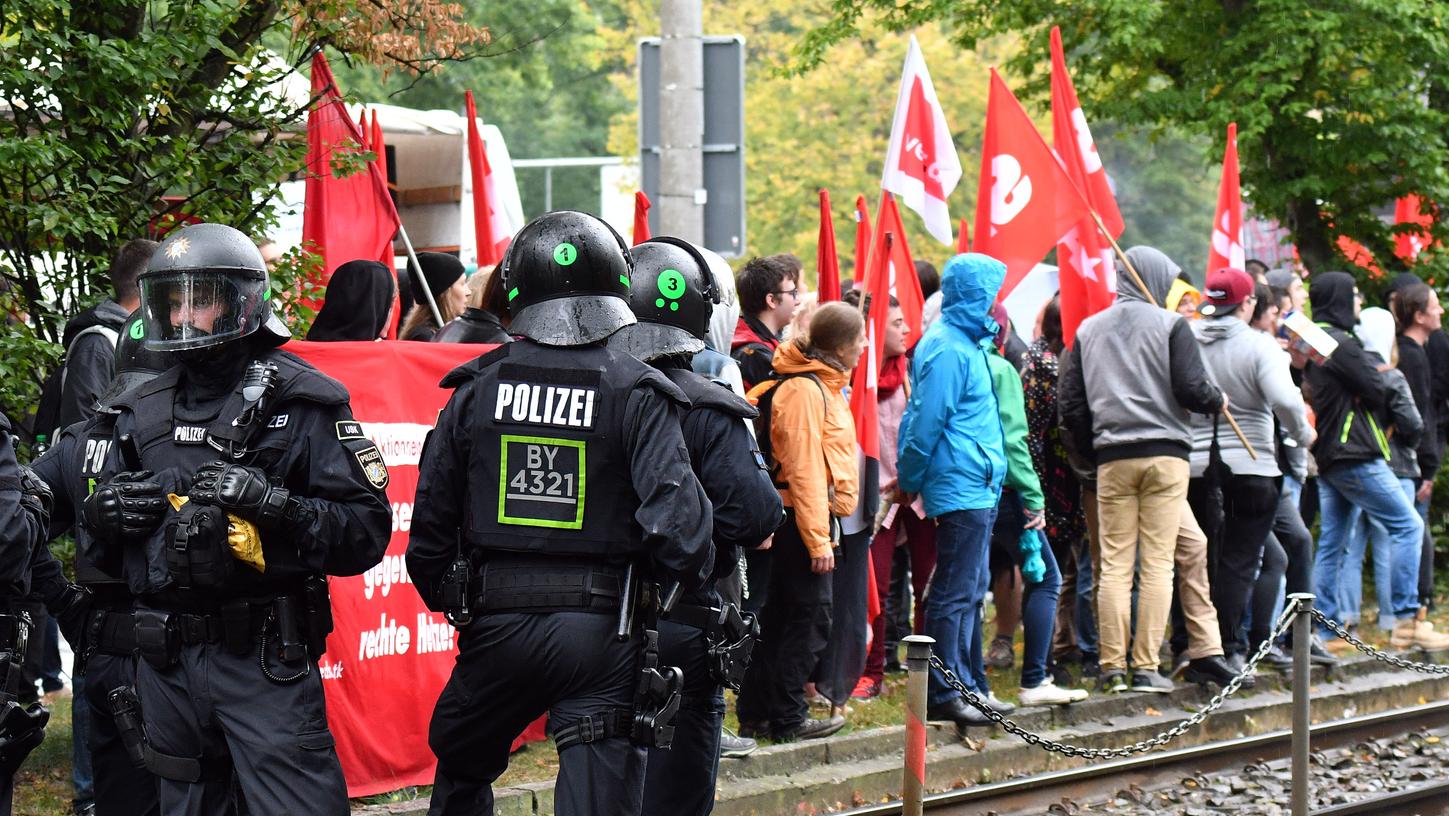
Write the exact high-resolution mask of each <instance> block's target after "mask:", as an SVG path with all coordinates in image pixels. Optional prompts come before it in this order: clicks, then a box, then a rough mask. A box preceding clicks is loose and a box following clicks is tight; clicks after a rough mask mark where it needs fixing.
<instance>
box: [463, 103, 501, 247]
mask: <svg viewBox="0 0 1449 816" xmlns="http://www.w3.org/2000/svg"><path fill="white" fill-rule="evenodd" d="M463 101H464V104H465V106H466V107H467V110H468V170H469V172H470V173H471V174H472V176H471V177H472V181H473V231H474V234H475V235H476V236H477V238H476V240H477V243H478V265H479V266H494V265H496V264H498V263H499V262H500V261H502V260H503V251H504V250H506V249H508V243H509V242H510V241H512V240H513V232H512V230H510V229H508V227H507V224H506V223H505V220H504V218H503V213H502V212H501V209H500V208H501V207H502V206H503V205H502V204H501V203H500V202H499V201H498V195H497V192H496V191H495V190H494V189H493V168H491V167H489V166H488V151H487V150H486V149H484V146H483V134H482V132H481V131H479V130H478V106H477V104H476V103H474V101H473V92H472V91H465V92H464V93H463Z"/></svg>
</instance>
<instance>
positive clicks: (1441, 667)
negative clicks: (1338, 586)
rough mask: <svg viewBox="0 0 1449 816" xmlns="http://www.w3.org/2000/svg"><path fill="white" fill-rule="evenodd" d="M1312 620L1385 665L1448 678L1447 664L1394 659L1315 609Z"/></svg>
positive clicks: (1400, 658) (1448, 668)
mask: <svg viewBox="0 0 1449 816" xmlns="http://www.w3.org/2000/svg"><path fill="white" fill-rule="evenodd" d="M1313 619H1314V620H1316V621H1318V622H1319V623H1321V624H1323V626H1324V628H1326V629H1328V631H1330V632H1332V633H1334V634H1335V635H1338V636H1339V637H1340V638H1342V639H1344V640H1346V641H1348V642H1349V643H1350V644H1351V645H1352V646H1353V647H1354V648H1355V649H1358V650H1359V651H1360V652H1363V653H1364V654H1366V655H1368V656H1369V657H1372V658H1373V659H1375V660H1378V661H1380V662H1383V663H1387V664H1389V665H1390V666H1395V667H1397V668H1400V669H1408V670H1409V671H1416V672H1419V673H1420V674H1437V675H1441V676H1449V664H1441V663H1418V662H1415V661H1413V660H1405V659H1404V658H1402V657H1395V656H1394V655H1391V654H1388V653H1387V652H1384V651H1382V650H1380V649H1377V648H1375V647H1373V646H1370V645H1368V644H1367V643H1364V642H1363V641H1361V640H1359V639H1358V638H1356V637H1354V636H1353V634H1352V633H1350V632H1349V631H1348V629H1347V628H1346V627H1344V625H1343V624H1341V623H1339V622H1338V621H1336V620H1334V619H1333V618H1330V617H1328V616H1327V615H1325V614H1323V613H1322V612H1320V611H1318V610H1317V609H1314V610H1313Z"/></svg>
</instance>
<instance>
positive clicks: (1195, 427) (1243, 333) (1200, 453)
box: [1192, 315, 1311, 478]
mask: <svg viewBox="0 0 1449 816" xmlns="http://www.w3.org/2000/svg"><path fill="white" fill-rule="evenodd" d="M1192 333H1193V335H1194V336H1195V337H1196V338H1197V342H1198V343H1199V345H1200V346H1201V349H1202V361H1203V365H1204V366H1206V367H1207V371H1208V375H1209V376H1210V377H1211V378H1212V381H1213V383H1214V384H1215V385H1217V386H1218V387H1219V388H1221V389H1222V390H1223V391H1224V392H1225V393H1227V395H1228V401H1229V405H1230V406H1231V410H1232V412H1233V418H1234V419H1236V420H1237V421H1238V425H1239V426H1240V427H1241V428H1242V429H1243V435H1244V436H1246V437H1247V438H1248V441H1249V442H1251V443H1252V444H1253V449H1254V450H1255V451H1256V452H1257V454H1258V458H1257V459H1256V460H1255V459H1253V458H1252V457H1250V456H1249V455H1248V451H1247V449H1246V448H1244V447H1243V443H1242V442H1239V441H1238V437H1237V435H1236V434H1234V433H1233V429H1232V427H1231V426H1229V425H1228V423H1227V422H1225V421H1220V422H1219V423H1218V448H1219V450H1220V451H1221V452H1222V457H1223V462H1224V464H1226V465H1227V466H1228V468H1229V469H1230V470H1232V471H1233V473H1234V475H1237V476H1277V475H1279V473H1280V471H1279V470H1278V461H1277V457H1276V456H1275V455H1274V453H1275V447H1274V444H1273V442H1274V437H1273V417H1274V416H1277V417H1278V421H1279V422H1280V423H1282V426H1283V433H1284V434H1286V435H1287V436H1288V437H1289V438H1291V439H1293V440H1294V441H1296V442H1297V443H1298V444H1299V445H1302V446H1304V447H1307V446H1308V442H1309V436H1310V433H1311V432H1310V430H1309V427H1308V414H1307V410H1306V409H1305V408H1304V406H1303V394H1302V393H1301V392H1300V391H1299V390H1298V388H1297V387H1296V386H1294V385H1293V376H1292V374H1290V373H1289V366H1288V353H1287V352H1285V351H1283V350H1282V349H1281V348H1279V347H1278V343H1277V341H1275V340H1274V339H1273V338H1271V337H1269V336H1268V335H1266V334H1264V333H1262V332H1260V331H1254V330H1253V329H1252V328H1250V327H1249V326H1248V324H1247V323H1244V322H1243V321H1241V320H1239V319H1238V318H1236V317H1233V316H1230V315H1227V316H1222V317H1214V318H1209V319H1206V320H1199V321H1197V322H1195V323H1193V324H1192ZM1212 436H1213V418H1212V417H1209V416H1205V415H1201V414H1194V415H1193V418H1192V475H1193V477H1194V478H1196V477H1198V476H1201V475H1202V474H1203V471H1204V470H1206V469H1207V460H1208V446H1209V445H1210V444H1211V443H1212Z"/></svg>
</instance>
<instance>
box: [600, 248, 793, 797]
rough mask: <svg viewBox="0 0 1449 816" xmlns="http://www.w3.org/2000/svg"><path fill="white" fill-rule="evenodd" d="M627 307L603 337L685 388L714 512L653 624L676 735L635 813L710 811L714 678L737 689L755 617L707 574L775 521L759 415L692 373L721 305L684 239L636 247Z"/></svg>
mask: <svg viewBox="0 0 1449 816" xmlns="http://www.w3.org/2000/svg"><path fill="white" fill-rule="evenodd" d="M629 252H630V254H631V255H633V256H634V275H633V277H632V278H631V284H630V287H629V308H630V309H631V310H632V311H633V312H634V316H635V317H636V318H637V319H638V321H639V322H637V323H635V324H634V325H632V326H625V327H624V328H622V329H620V330H619V331H618V332H617V333H616V334H614V336H612V337H610V338H609V348H611V349H614V350H616V351H622V352H625V353H627V354H630V355H632V356H634V357H637V358H638V359H640V360H643V361H644V362H647V363H650V364H652V365H653V366H654V367H655V368H657V369H659V370H660V372H662V373H663V374H664V376H666V377H668V378H669V381H670V382H672V383H674V384H675V385H676V386H678V387H679V389H680V390H681V391H683V392H684V394H685V396H687V397H689V402H690V408H689V410H688V412H686V413H685V416H684V422H683V431H684V444H685V447H686V448H687V449H688V450H689V459H690V463H691V465H692V466H693V468H694V473H695V475H696V476H697V477H698V478H699V482H700V484H701V485H703V486H704V492H705V494H706V495H707V496H709V500H710V503H711V505H712V507H713V511H714V527H713V536H712V537H713V540H714V547H715V561H714V569H713V571H712V572H711V574H710V580H709V581H707V582H706V583H705V584H704V585H703V586H701V587H700V588H699V589H697V590H695V591H694V592H691V593H689V594H688V595H686V596H685V597H684V598H683V599H682V600H681V601H680V602H679V604H678V605H677V606H675V607H674V608H673V609H672V610H670V611H669V612H668V613H667V614H666V616H665V618H664V620H662V621H660V623H659V652H660V660H661V661H662V662H664V663H666V664H668V665H671V666H679V667H681V668H682V669H683V670H684V692H683V699H682V701H681V703H680V706H679V716H678V718H677V720H676V722H675V729H674V744H673V746H672V747H671V748H670V749H669V750H667V751H665V750H660V749H657V748H651V749H650V751H649V768H648V771H647V773H646V775H645V782H644V813H645V814H658V815H659V816H685V815H686V814H700V816H703V814H707V813H709V812H710V811H711V810H713V809H714V789H715V776H716V773H717V772H718V770H719V748H720V728H721V726H722V725H723V723H724V711H725V705H724V686H726V685H728V686H730V687H731V688H734V689H738V688H739V683H740V680H741V679H743V677H744V670H745V666H746V664H747V663H748V660H749V653H750V649H751V647H752V646H753V641H754V638H755V637H756V636H758V634H759V628H758V627H757V626H756V625H755V622H754V616H753V615H749V614H748V613H746V614H744V615H741V613H740V610H739V607H738V606H737V605H735V604H732V603H728V602H726V601H725V600H724V599H723V598H722V597H721V594H720V592H719V591H718V590H717V588H716V586H715V581H716V580H717V579H719V578H723V577H726V576H728V575H730V574H731V573H733V572H734V571H735V569H736V566H737V564H738V561H739V553H740V549H741V548H743V547H756V546H759V544H760V543H761V542H763V541H764V540H765V539H766V538H767V537H769V535H770V534H771V533H773V532H775V528H776V527H779V526H780V522H781V521H782V520H783V519H784V512H785V511H784V506H783V504H782V503H781V501H780V494H779V492H778V491H776V490H775V486H774V484H773V483H772V482H771V480H770V475H769V471H768V470H767V469H766V468H765V465H764V459H763V457H761V455H760V453H759V451H758V450H757V449H756V445H755V440H754V437H753V436H752V435H751V434H750V431H749V429H748V428H747V427H746V426H745V421H748V420H750V419H753V418H754V417H755V416H756V415H757V412H756V410H755V408H754V406H752V405H750V404H749V403H748V402H746V401H745V400H744V399H742V398H741V397H739V396H737V395H736V394H735V393H734V392H733V391H732V390H730V388H729V386H728V385H727V384H725V383H723V382H718V381H714V380H710V379H708V378H706V377H703V376H701V375H699V374H696V373H695V372H694V371H693V370H692V358H693V357H694V355H695V354H697V353H698V352H700V351H701V350H702V349H704V347H705V343H704V337H705V333H706V331H708V328H709V318H710V313H711V312H712V310H713V307H714V304H716V303H718V302H719V298H720V296H719V291H718V289H717V288H716V286H715V282H714V276H713V275H712V274H711V272H710V269H709V266H708V262H707V261H706V259H705V257H704V256H703V254H702V253H700V251H699V250H698V249H697V248H696V247H695V246H694V245H693V244H690V243H688V242H686V241H682V240H680V239H677V238H667V237H661V238H655V239H653V240H651V241H646V242H644V243H642V244H638V245H636V246H635V247H634V248H633V249H631V250H630V251H629Z"/></svg>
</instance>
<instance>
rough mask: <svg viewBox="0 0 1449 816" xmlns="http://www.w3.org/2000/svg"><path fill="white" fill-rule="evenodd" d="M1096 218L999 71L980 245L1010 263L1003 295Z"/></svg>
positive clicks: (975, 246)
mask: <svg viewBox="0 0 1449 816" xmlns="http://www.w3.org/2000/svg"><path fill="white" fill-rule="evenodd" d="M1089 218H1091V213H1090V210H1089V208H1088V207H1087V202H1085V201H1083V200H1082V195H1081V192H1080V191H1078V190H1077V189H1076V187H1075V186H1073V184H1072V180H1071V178H1070V177H1069V176H1068V175H1067V173H1066V169H1065V168H1063V167H1062V163H1061V161H1060V160H1059V159H1057V157H1056V155H1055V154H1053V153H1052V150H1051V148H1049V147H1047V144H1046V142H1045V141H1044V140H1043V139H1042V137H1041V134H1040V133H1038V132H1037V129H1036V125H1034V124H1032V121H1031V118H1030V117H1028V116H1027V115H1026V111H1025V110H1023V109H1022V107H1021V103H1020V102H1017V101H1016V97H1015V96H1012V94H1011V89H1009V88H1007V87H1006V83H1005V82H1003V81H1002V79H1001V76H1000V75H999V74H997V73H996V69H995V68H993V69H991V95H990V97H989V99H988V100H987V103H986V132H985V136H984V137H983V138H982V141H981V176H980V181H979V182H978V187H977V191H976V230H975V232H976V238H975V240H974V241H973V242H972V247H971V248H972V250H974V251H976V252H980V253H982V254H985V255H990V256H991V257H993V258H996V259H997V260H999V261H1001V262H1002V263H1004V264H1006V280H1005V282H1003V283H1002V285H1001V293H1000V294H999V295H998V296H997V299H998V300H1001V299H1004V298H1005V297H1006V296H1007V295H1009V294H1011V290H1012V289H1014V288H1015V287H1016V284H1017V283H1019V282H1021V279H1022V278H1024V277H1026V273H1028V272H1030V271H1031V270H1032V268H1033V267H1035V266H1036V265H1037V263H1039V262H1040V261H1041V259H1042V258H1044V257H1046V254H1047V253H1048V252H1050V251H1051V248H1052V247H1053V246H1054V245H1055V244H1056V243H1057V240H1058V239H1060V238H1061V237H1062V236H1063V235H1066V234H1067V233H1068V232H1069V231H1071V229H1072V228H1073V227H1075V226H1076V225H1077V224H1078V223H1080V222H1081V221H1082V220H1083V219H1089Z"/></svg>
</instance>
